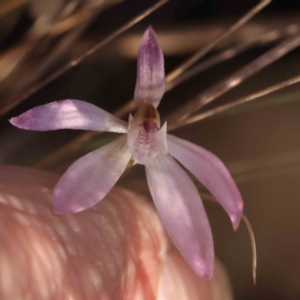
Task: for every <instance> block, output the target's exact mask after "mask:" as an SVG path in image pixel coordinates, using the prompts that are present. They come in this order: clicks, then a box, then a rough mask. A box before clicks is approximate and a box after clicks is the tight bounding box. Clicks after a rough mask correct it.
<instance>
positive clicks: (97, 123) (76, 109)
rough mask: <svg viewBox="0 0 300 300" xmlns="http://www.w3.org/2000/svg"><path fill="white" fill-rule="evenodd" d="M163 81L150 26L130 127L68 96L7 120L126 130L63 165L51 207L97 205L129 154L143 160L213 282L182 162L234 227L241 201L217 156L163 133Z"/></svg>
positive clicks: (198, 266)
mask: <svg viewBox="0 0 300 300" xmlns="http://www.w3.org/2000/svg"><path fill="white" fill-rule="evenodd" d="M164 86H165V74H164V57H163V54H162V50H161V48H160V46H159V43H158V41H157V38H156V35H155V33H154V31H153V29H152V27H151V26H150V27H149V28H148V29H147V30H146V32H145V33H144V36H143V39H142V43H141V46H140V49H139V53H138V66H137V80H136V87H135V92H134V101H135V104H136V106H137V111H136V113H135V114H134V115H130V116H129V122H128V124H127V123H126V122H124V121H122V120H120V119H118V118H116V117H114V116H113V115H111V114H110V113H108V112H106V111H104V110H102V109H101V108H98V107H96V106H94V105H92V104H90V103H87V102H84V101H80V100H70V99H68V100H63V101H56V102H53V103H50V104H46V105H42V106H38V107H36V108H33V109H31V110H29V111H27V112H25V113H23V114H21V115H20V116H18V117H15V118H12V119H10V122H11V124H13V125H14V126H16V127H18V128H22V129H27V130H36V131H48V130H57V129H82V130H96V131H109V132H118V133H124V134H125V135H123V136H121V137H119V138H117V139H116V140H114V141H113V142H110V143H109V144H106V145H105V146H103V147H101V148H100V149H97V150H95V151H93V152H90V153H88V154H87V155H85V156H83V157H81V158H80V159H78V160H77V161H76V162H75V163H73V164H72V165H71V166H70V167H69V168H68V170H67V171H66V172H65V173H64V174H63V175H62V177H61V178H60V180H59V181H58V183H57V184H56V186H55V188H54V192H53V206H54V210H55V211H56V212H57V213H61V214H70V213H76V212H80V211H82V210H85V209H87V208H89V207H91V206H93V205H95V204H96V203H98V202H99V201H101V200H102V199H103V198H104V197H105V196H106V195H107V193H108V192H109V191H110V190H111V189H112V187H113V186H114V185H115V184H116V182H117V181H118V179H119V178H120V176H121V175H122V173H123V172H124V170H125V168H126V166H127V165H128V163H129V161H130V160H131V159H133V160H134V163H136V164H141V165H145V169H146V176H147V181H148V185H149V189H150V193H151V195H152V198H153V201H154V203H155V206H156V208H157V211H158V213H159V215H160V218H161V221H162V223H163V225H164V227H165V229H166V231H167V232H168V234H169V236H170V238H171V239H172V241H173V243H174V244H175V246H176V247H177V249H178V250H179V251H180V252H181V254H182V255H183V257H184V258H185V259H186V261H187V262H188V263H189V264H190V266H191V267H192V269H193V270H194V271H195V272H196V273H197V274H198V275H200V276H201V277H203V278H206V279H210V278H211V277H212V274H213V268H214V250H213V239H212V233H211V229H210V225H209V222H208V219H207V216H206V213H205V210H204V207H203V204H202V201H201V199H200V195H199V193H198V191H197V188H196V186H195V185H194V183H193V181H192V180H191V178H190V177H189V176H188V175H187V173H186V172H185V171H184V169H183V168H182V167H181V166H180V164H182V165H183V166H184V167H185V168H186V169H187V170H188V171H190V172H191V173H192V174H193V175H194V176H195V177H196V178H197V179H198V180H199V181H200V182H201V183H202V184H203V185H204V186H205V187H206V188H207V189H208V190H209V191H210V192H211V193H212V195H213V196H214V197H215V198H216V199H217V200H218V201H219V202H220V204H221V205H222V206H223V208H224V209H225V211H226V212H227V213H228V215H229V217H230V219H231V221H232V224H233V228H234V229H237V227H238V226H239V222H240V219H241V216H242V211H243V200H242V198H241V195H240V192H239V190H238V188H237V186H236V184H235V183H234V181H233V179H232V177H231V176H230V174H229V172H228V170H227V169H226V167H225V166H224V164H223V163H222V162H221V161H220V160H219V159H218V158H217V157H216V156H215V155H213V154H212V153H210V152H209V151H207V150H205V149H203V148H201V147H199V146H197V145H194V144H192V143H190V142H188V141H186V140H183V139H180V138H177V137H175V136H173V135H170V134H167V123H165V124H163V126H161V124H160V116H159V113H158V111H157V107H158V105H159V103H160V101H161V98H162V97H163V94H164ZM174 158H175V159H174ZM176 160H177V161H178V162H179V163H180V164H179V163H178V162H177V161H176Z"/></svg>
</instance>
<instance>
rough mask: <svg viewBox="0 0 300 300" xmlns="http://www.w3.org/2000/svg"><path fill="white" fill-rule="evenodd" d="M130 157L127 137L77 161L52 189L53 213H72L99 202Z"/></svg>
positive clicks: (114, 182) (118, 139)
mask: <svg viewBox="0 0 300 300" xmlns="http://www.w3.org/2000/svg"><path fill="white" fill-rule="evenodd" d="M130 158H131V152H130V149H129V147H128V145H127V138H126V136H121V137H119V138H117V139H116V140H115V141H113V142H111V143H109V144H107V145H105V146H103V147H101V148H99V149H97V150H95V151H93V152H90V153H88V154H87V155H85V156H83V157H81V158H80V159H78V160H77V161H76V162H75V163H74V164H72V165H71V166H70V167H69V169H68V170H67V171H66V172H65V173H64V175H63V176H62V177H61V178H60V180H59V181H58V183H57V184H56V186H55V188H54V192H53V207H54V211H55V212H56V213H60V214H72V213H76V212H80V211H82V210H85V209H87V208H89V207H91V206H93V205H95V204H96V203H98V202H99V201H101V200H102V199H103V198H104V197H105V196H106V195H107V193H108V192H109V191H110V190H111V188H112V187H113V186H114V185H115V184H116V182H117V181H118V179H119V178H120V176H121V175H122V173H123V172H124V170H125V168H126V166H127V164H128V162H129V160H130Z"/></svg>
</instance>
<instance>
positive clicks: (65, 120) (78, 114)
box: [9, 99, 128, 133]
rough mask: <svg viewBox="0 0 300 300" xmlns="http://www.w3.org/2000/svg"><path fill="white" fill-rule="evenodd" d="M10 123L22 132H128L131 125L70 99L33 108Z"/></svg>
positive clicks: (96, 108) (87, 104) (94, 107)
mask: <svg viewBox="0 0 300 300" xmlns="http://www.w3.org/2000/svg"><path fill="white" fill-rule="evenodd" d="M9 122H10V123H11V124H12V125H14V126H16V127H18V128H21V129H27V130H34V131H49V130H58V129H81V130H96V131H110V132H119V133H126V132H127V130H128V129H127V123H126V122H124V121H122V120H120V119H118V118H116V117H115V116H113V115H111V114H110V113H108V112H107V111H105V110H103V109H101V108H99V107H97V106H95V105H93V104H91V103H88V102H85V101H81V100H73V99H67V100H62V101H55V102H52V103H49V104H45V105H41V106H37V107H35V108H32V109H30V110H28V111H26V112H25V113H23V114H21V115H20V116H18V117H15V118H11V119H10V120H9Z"/></svg>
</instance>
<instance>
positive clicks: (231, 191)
mask: <svg viewBox="0 0 300 300" xmlns="http://www.w3.org/2000/svg"><path fill="white" fill-rule="evenodd" d="M167 139H168V146H169V153H170V154H171V155H172V156H174V157H175V158H176V159H177V160H178V161H179V162H180V163H181V164H182V165H183V166H184V167H186V168H187V169H188V170H189V171H190V172H191V173H192V174H193V175H194V176H195V177H196V178H197V179H198V180H199V181H200V182H201V183H202V184H203V185H204V186H205V187H206V188H207V189H208V190H209V191H210V192H211V193H212V195H213V196H214V197H215V198H216V199H217V200H218V201H219V202H220V204H221V205H222V207H223V208H224V209H225V211H226V212H227V214H228V215H229V217H230V219H231V221H232V224H233V228H234V229H237V228H238V226H239V223H240V220H241V217H242V214H243V199H242V196H241V194H240V192H239V190H238V188H237V186H236V184H235V182H234V180H233V179H232V177H231V175H230V173H229V171H228V170H227V168H226V167H225V166H224V164H223V163H222V161H221V160H220V159H219V158H218V157H216V156H215V155H214V154H212V153H211V152H209V151H207V150H205V149H204V148H202V147H199V146H197V145H195V144H192V143H190V142H188V141H186V140H183V139H180V138H177V137H175V136H172V135H170V134H168V137H167Z"/></svg>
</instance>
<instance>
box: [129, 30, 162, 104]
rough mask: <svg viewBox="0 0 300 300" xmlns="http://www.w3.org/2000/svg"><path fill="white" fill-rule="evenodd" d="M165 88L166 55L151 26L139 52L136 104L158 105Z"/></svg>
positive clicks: (135, 93) (144, 36) (146, 32)
mask: <svg viewBox="0 0 300 300" xmlns="http://www.w3.org/2000/svg"><path fill="white" fill-rule="evenodd" d="M164 90H165V70H164V57H163V53H162V50H161V48H160V45H159V43H158V40H157V37H156V34H155V32H154V30H153V28H152V26H149V27H148V28H147V29H146V31H145V33H144V35H143V38H142V42H141V46H140V49H139V54H138V67H137V81H136V87H135V92H134V100H135V104H136V105H137V106H138V107H140V106H142V105H144V104H152V105H153V106H154V107H157V106H158V105H159V102H160V100H161V98H162V96H163V94H164Z"/></svg>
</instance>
